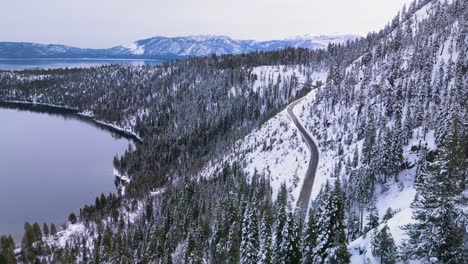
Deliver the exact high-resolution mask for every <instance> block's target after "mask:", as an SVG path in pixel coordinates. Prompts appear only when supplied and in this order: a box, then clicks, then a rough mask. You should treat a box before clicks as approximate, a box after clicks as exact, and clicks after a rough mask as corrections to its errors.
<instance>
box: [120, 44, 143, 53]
mask: <svg viewBox="0 0 468 264" xmlns="http://www.w3.org/2000/svg"><path fill="white" fill-rule="evenodd" d="M123 47H124V48H126V49H128V50H129V51H130V53H132V54H135V55H141V54H144V53H145V48H144V47H143V46H139V45H138V44H137V43H135V42H133V43H130V44H127V45H123Z"/></svg>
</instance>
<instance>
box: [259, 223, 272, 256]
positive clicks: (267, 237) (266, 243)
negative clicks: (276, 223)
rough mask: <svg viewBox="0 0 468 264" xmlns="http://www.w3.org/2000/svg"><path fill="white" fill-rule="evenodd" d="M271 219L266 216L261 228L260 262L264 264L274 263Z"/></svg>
mask: <svg viewBox="0 0 468 264" xmlns="http://www.w3.org/2000/svg"><path fill="white" fill-rule="evenodd" d="M271 225H272V223H271V217H270V216H269V215H264V216H263V219H262V223H261V226H260V242H261V243H260V246H261V247H260V253H259V257H258V259H259V262H260V263H262V264H271V263H273V251H272V246H273V244H272V237H271V231H272V230H271Z"/></svg>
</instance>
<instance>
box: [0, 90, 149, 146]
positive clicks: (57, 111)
mask: <svg viewBox="0 0 468 264" xmlns="http://www.w3.org/2000/svg"><path fill="white" fill-rule="evenodd" d="M1 107H4V108H9V109H17V110H24V111H32V112H37V113H47V114H53V115H60V116H63V117H75V118H77V119H79V120H82V121H86V122H89V123H92V124H94V125H95V126H96V127H99V128H102V129H105V130H108V131H109V132H111V133H115V134H117V135H118V136H121V137H123V138H126V139H130V140H132V141H133V142H134V143H140V144H141V143H143V140H142V139H141V137H140V136H138V135H137V134H136V133H135V132H133V131H130V130H127V129H124V128H122V127H119V126H117V125H114V124H111V123H108V122H105V121H101V120H99V119H97V118H95V117H94V116H92V115H89V114H85V113H84V112H83V111H81V110H80V109H77V108H73V107H68V106H61V105H54V104H47V103H38V102H28V101H16V100H1V99H0V108H1Z"/></svg>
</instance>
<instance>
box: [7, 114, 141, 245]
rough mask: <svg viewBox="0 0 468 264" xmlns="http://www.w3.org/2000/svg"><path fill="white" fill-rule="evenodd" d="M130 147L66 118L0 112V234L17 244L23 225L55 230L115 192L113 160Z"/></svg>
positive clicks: (88, 123)
mask: <svg viewBox="0 0 468 264" xmlns="http://www.w3.org/2000/svg"><path fill="white" fill-rule="evenodd" d="M129 144H132V143H131V141H129V140H128V139H125V138H122V137H120V136H118V135H117V134H115V133H111V132H109V131H108V130H106V129H103V127H102V126H98V125H93V123H92V122H91V121H89V120H88V121H86V120H82V119H80V118H78V117H77V116H75V115H72V114H70V113H68V114H57V113H55V114H52V113H38V112H32V111H25V110H18V109H11V108H2V107H0V235H3V234H12V235H13V237H14V238H15V240H17V242H19V241H20V239H21V237H22V235H23V226H24V223H25V221H29V222H30V223H31V224H32V223H34V222H38V223H40V225H41V227H42V223H44V222H46V223H48V224H50V223H55V224H56V225H57V227H58V226H59V225H60V224H62V223H65V222H66V220H67V218H68V215H69V213H70V212H75V213H78V212H79V208H81V207H82V206H84V205H85V204H90V203H94V200H95V198H96V196H98V195H100V194H101V193H105V194H109V193H110V192H114V191H115V185H114V179H115V177H114V176H113V166H112V160H113V157H114V156H115V155H116V154H119V155H120V154H123V153H124V151H125V149H126V148H127V147H128V145H129Z"/></svg>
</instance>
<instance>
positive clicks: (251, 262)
mask: <svg viewBox="0 0 468 264" xmlns="http://www.w3.org/2000/svg"><path fill="white" fill-rule="evenodd" d="M259 247H260V241H259V236H258V222H257V215H256V213H255V211H254V210H253V209H252V203H249V204H248V205H247V208H246V210H245V212H244V218H243V220H242V240H241V246H240V254H241V263H246V264H255V263H257V262H258V251H259Z"/></svg>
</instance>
